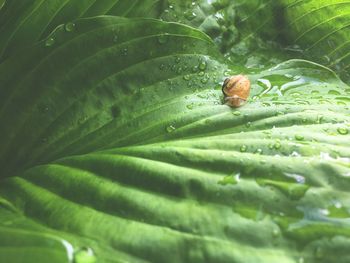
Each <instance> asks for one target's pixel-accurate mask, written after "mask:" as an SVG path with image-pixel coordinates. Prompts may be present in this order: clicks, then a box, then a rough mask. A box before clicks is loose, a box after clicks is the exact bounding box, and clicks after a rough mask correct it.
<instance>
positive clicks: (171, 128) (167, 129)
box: [166, 125, 176, 133]
mask: <svg viewBox="0 0 350 263" xmlns="http://www.w3.org/2000/svg"><path fill="white" fill-rule="evenodd" d="M175 130H176V128H175V126H173V125H169V126H167V127H166V131H167V132H168V133H171V132H173V131H175Z"/></svg>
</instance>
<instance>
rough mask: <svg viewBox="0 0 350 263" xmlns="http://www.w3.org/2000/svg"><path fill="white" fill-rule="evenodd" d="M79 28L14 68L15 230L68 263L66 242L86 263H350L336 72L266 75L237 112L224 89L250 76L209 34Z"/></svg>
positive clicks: (342, 94)
mask: <svg viewBox="0 0 350 263" xmlns="http://www.w3.org/2000/svg"><path fill="white" fill-rule="evenodd" d="M74 23H75V30H74V31H68V32H67V30H66V29H65V27H64V26H61V27H59V28H58V29H57V30H56V31H55V32H54V33H53V34H52V35H50V36H49V37H48V39H46V40H44V41H42V42H40V43H38V44H37V45H36V46H35V47H33V48H30V49H27V50H24V51H22V53H20V55H19V56H18V57H17V56H16V57H13V58H12V59H11V58H10V59H8V60H7V61H5V62H4V63H3V64H2V65H1V69H0V72H1V73H2V75H1V80H2V83H6V85H4V87H5V88H3V89H2V94H3V96H1V99H2V105H3V106H2V110H1V117H0V118H1V122H2V130H1V137H0V138H1V145H3V147H2V149H1V154H2V158H1V160H2V164H1V167H2V176H4V177H9V176H10V175H14V173H17V176H16V177H13V176H12V177H10V178H7V179H3V180H2V183H1V186H0V193H1V196H2V198H4V200H3V202H2V203H3V206H2V207H3V208H2V209H1V213H0V215H1V217H2V218H4V220H2V225H3V227H4V230H3V231H5V233H9V232H10V231H19V232H18V235H17V236H16V238H17V239H18V241H17V242H18V243H19V244H20V245H21V246H25V244H26V243H25V242H26V241H25V240H26V239H28V238H32V239H33V240H34V239H39V241H40V242H39V241H38V242H39V243H38V246H39V247H41V248H42V249H45V248H46V247H47V246H48V245H46V244H47V243H46V242H47V241H46V239H47V238H50V237H51V236H54V237H56V238H55V240H56V239H57V240H58V241H55V242H56V243H57V244H56V243H55V244H56V245H54V248H53V249H54V251H55V253H57V256H55V257H54V258H55V260H57V261H60V262H61V261H62V259H61V258H62V257H63V256H64V255H66V258H67V260H69V259H68V257H69V253H68V252H67V250H66V249H67V248H66V246H62V245H61V247H60V243H59V240H62V239H63V240H67V241H68V242H69V243H70V244H71V245H70V246H72V247H73V248H74V250H76V251H77V252H75V257H76V258H77V259H76V260H77V261H78V262H79V260H90V261H94V260H95V259H97V260H98V262H130V261H131V262H138V261H140V262H142V261H147V262H295V261H297V260H304V259H305V260H307V261H310V262H313V260H317V261H318V262H329V261H333V260H335V258H338V257H339V255H342V258H341V259H340V260H339V262H347V261H348V260H349V258H348V252H347V246H348V244H349V234H350V232H349V229H350V228H349V221H348V219H347V218H348V217H349V209H350V207H349V205H348V204H349V202H348V201H349V194H348V193H347V192H346V190H347V189H348V188H349V178H350V177H348V176H349V172H350V167H349V159H348V158H347V156H349V154H350V153H349V133H348V130H349V129H350V127H349V125H348V122H349V118H350V117H349V101H348V99H347V97H346V90H347V89H349V88H348V86H346V85H345V84H343V83H342V82H341V81H340V80H339V79H338V78H337V77H336V76H335V75H334V73H333V72H331V71H330V70H328V69H326V68H323V67H321V66H319V65H317V64H313V63H310V62H307V61H302V60H292V61H289V62H286V63H283V64H280V65H278V66H276V67H274V68H271V69H269V70H266V71H262V72H259V73H257V74H250V79H251V81H252V83H253V86H252V99H251V101H249V103H248V104H247V105H246V106H245V107H243V108H242V109H240V110H239V111H238V110H232V109H231V108H229V107H228V106H226V105H222V98H221V95H220V93H221V90H220V83H221V82H222V80H223V78H224V77H225V74H233V72H234V70H241V69H240V68H239V69H235V68H231V69H229V68H227V66H225V65H224V64H223V63H222V61H221V58H220V55H219V54H218V53H217V52H216V51H215V50H216V49H215V46H214V44H213V43H212V42H211V41H210V39H209V38H208V37H206V36H205V35H204V34H202V33H200V32H199V31H197V30H194V29H191V28H189V27H186V26H181V25H178V24H174V23H165V22H160V21H156V20H147V19H136V20H128V19H124V18H115V17H100V18H92V19H82V20H78V21H75V22H74ZM141 24H142V25H144V27H141V26H140V25H141ZM116 36H117V38H115V37H116ZM154 47H156V48H154ZM147 49H149V50H150V51H149V52H145V50H147ZM19 58H20V59H19ZM101 65H103V66H101ZM12 72H22V74H21V75H22V77H21V79H18V78H15V76H14V75H13V74H11V73H12ZM91 72H93V74H90V73H91ZM13 102H15V103H13ZM14 116H15V117H14ZM23 131H25V132H23ZM65 156H68V157H66V158H63V159H59V158H61V157H65ZM69 156H70V157H69ZM57 159H58V160H57ZM40 163H47V164H45V165H40V166H35V165H36V164H40ZM32 166H34V167H33V168H31V169H28V170H26V171H24V170H25V169H26V167H32ZM23 231H29V232H28V233H29V234H28V235H29V237H28V236H27V234H24V233H26V232H23ZM33 231H35V232H36V233H38V235H39V236H36V235H34V234H31V233H32V232H33ZM16 233H17V232H16ZM22 233H23V234H22ZM30 235H34V236H30ZM67 241H65V242H67ZM11 242H12V241H11ZM11 242H10V241H5V244H4V245H5V246H7V247H14V246H15V245H16V246H15V247H17V246H18V245H17V243H16V244H13V243H11ZM33 242H34V241H33ZM22 244H23V245H22ZM50 244H51V243H50ZM90 249H92V250H93V252H92V250H90ZM334 249H335V250H337V253H331V251H332V250H334ZM26 252H27V253H28V255H32V254H33V253H36V252H35V249H29V250H27V251H26ZM4 253H9V252H8V250H7V249H5V250H4ZM48 253H49V252H48ZM67 253H68V254H67ZM93 253H94V254H93ZM169 254H171V257H169ZM2 255H3V256H7V254H2ZM18 255H19V256H22V255H23V254H22V253H19V254H18ZM33 255H34V254H33ZM50 256H52V255H50ZM80 258H83V259H80ZM34 259H35V257H34V256H33V262H35V261H34ZM17 260H18V259H17ZM82 262H85V261H82Z"/></svg>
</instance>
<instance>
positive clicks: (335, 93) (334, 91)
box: [328, 90, 341, 95]
mask: <svg viewBox="0 0 350 263" xmlns="http://www.w3.org/2000/svg"><path fill="white" fill-rule="evenodd" d="M328 94H330V95H341V93H340V92H339V91H337V90H330V91H328Z"/></svg>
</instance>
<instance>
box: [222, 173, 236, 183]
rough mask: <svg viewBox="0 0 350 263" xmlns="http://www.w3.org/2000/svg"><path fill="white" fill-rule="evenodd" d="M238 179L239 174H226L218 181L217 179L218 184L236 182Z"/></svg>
mask: <svg viewBox="0 0 350 263" xmlns="http://www.w3.org/2000/svg"><path fill="white" fill-rule="evenodd" d="M239 181H240V174H239V173H238V174H236V175H233V174H232V175H228V176H225V177H224V178H222V179H221V180H220V181H218V184H220V185H229V184H233V185H235V184H237V183H238V182H239Z"/></svg>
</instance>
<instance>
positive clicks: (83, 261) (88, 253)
mask: <svg viewBox="0 0 350 263" xmlns="http://www.w3.org/2000/svg"><path fill="white" fill-rule="evenodd" d="M96 261H97V259H96V256H95V255H94V251H93V250H92V249H91V248H89V247H82V248H80V249H78V250H77V251H76V252H75V253H74V263H95V262H96Z"/></svg>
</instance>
